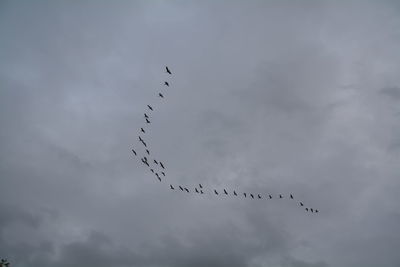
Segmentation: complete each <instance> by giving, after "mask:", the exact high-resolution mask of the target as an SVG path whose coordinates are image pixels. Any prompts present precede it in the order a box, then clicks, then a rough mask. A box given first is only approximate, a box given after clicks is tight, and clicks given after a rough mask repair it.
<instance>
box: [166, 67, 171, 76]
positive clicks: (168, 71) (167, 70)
mask: <svg viewBox="0 0 400 267" xmlns="http://www.w3.org/2000/svg"><path fill="white" fill-rule="evenodd" d="M165 69H166V72H167V73H168V74H172V73H171V71H170V70H169V69H168V66H165Z"/></svg>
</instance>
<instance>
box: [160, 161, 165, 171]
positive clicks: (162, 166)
mask: <svg viewBox="0 0 400 267" xmlns="http://www.w3.org/2000/svg"><path fill="white" fill-rule="evenodd" d="M160 165H161V168H163V169H165V168H164V165H163V164H162V162H161V161H160Z"/></svg>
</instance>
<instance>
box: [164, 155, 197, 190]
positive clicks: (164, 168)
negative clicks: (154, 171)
mask: <svg viewBox="0 0 400 267" xmlns="http://www.w3.org/2000/svg"><path fill="white" fill-rule="evenodd" d="M160 165H161V167H162V168H163V169H165V168H164V165H163V164H162V162H161V161H160ZM200 188H201V187H200Z"/></svg>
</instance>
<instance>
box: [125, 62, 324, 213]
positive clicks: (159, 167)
mask: <svg viewBox="0 0 400 267" xmlns="http://www.w3.org/2000/svg"><path fill="white" fill-rule="evenodd" d="M165 72H166V73H167V74H168V75H172V72H171V71H170V69H169V68H168V66H166V67H165ZM169 85H170V84H169V82H168V81H164V86H165V87H169ZM158 97H159V98H160V99H163V98H164V94H162V93H161V92H159V93H158ZM153 111H154V109H153V107H152V106H151V105H147V108H146V111H145V112H144V122H145V125H147V126H148V125H149V124H151V113H152V112H153ZM147 131H148V127H146V126H142V127H140V133H139V135H138V140H139V142H140V143H141V145H142V146H143V154H144V155H141V156H139V153H138V151H139V150H138V149H137V148H132V149H131V150H132V153H133V154H134V156H136V157H140V160H141V162H142V164H143V165H145V166H146V167H148V168H149V170H150V172H151V173H152V174H154V175H155V176H156V178H157V180H158V181H160V182H162V181H163V179H164V178H165V177H166V174H165V172H166V168H165V165H164V163H163V162H161V161H160V160H157V159H155V158H153V157H152V158H151V159H150V157H151V156H152V153H151V152H150V150H149V146H148V144H147V143H146V141H145V140H144V138H143V137H142V136H145V135H146V133H147ZM169 188H170V189H171V190H180V191H182V192H186V193H195V194H200V195H202V194H205V192H211V194H215V195H217V196H219V195H226V196H227V195H230V194H232V195H233V196H234V197H240V196H242V197H243V198H250V199H272V198H277V199H283V198H284V196H283V195H282V194H279V195H277V196H276V197H273V196H272V195H271V194H267V195H262V194H258V193H257V194H254V193H247V192H240V193H239V192H236V190H233V191H232V192H228V191H227V190H226V189H223V190H220V191H219V192H218V191H217V189H212V190H209V191H206V190H205V188H204V187H203V185H202V184H198V186H195V187H194V188H193V190H191V189H189V188H188V187H185V186H182V185H178V186H175V187H174V186H173V185H172V184H170V185H169ZM288 197H289V199H291V200H295V198H294V196H293V194H289V195H288ZM298 205H299V206H300V207H303V208H304V210H305V211H306V212H310V213H318V212H319V211H318V209H315V208H311V207H306V206H305V205H304V203H303V202H301V201H299V202H298Z"/></svg>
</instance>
